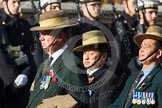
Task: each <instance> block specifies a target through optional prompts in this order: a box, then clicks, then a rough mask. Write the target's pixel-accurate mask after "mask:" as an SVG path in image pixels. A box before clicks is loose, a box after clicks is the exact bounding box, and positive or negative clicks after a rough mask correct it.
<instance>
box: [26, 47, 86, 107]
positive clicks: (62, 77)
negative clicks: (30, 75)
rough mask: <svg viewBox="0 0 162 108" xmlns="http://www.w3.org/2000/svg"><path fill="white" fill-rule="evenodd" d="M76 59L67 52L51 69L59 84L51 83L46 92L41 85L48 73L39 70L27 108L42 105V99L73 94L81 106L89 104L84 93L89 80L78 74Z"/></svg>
mask: <svg viewBox="0 0 162 108" xmlns="http://www.w3.org/2000/svg"><path fill="white" fill-rule="evenodd" d="M74 58H75V56H74V55H73V53H71V52H70V51H68V50H66V51H64V53H63V54H62V55H61V56H60V57H59V58H58V59H57V60H56V61H55V63H54V64H53V65H52V68H50V69H52V70H53V71H54V73H55V78H56V79H57V82H50V84H49V87H48V88H47V89H46V90H44V89H40V85H41V81H42V77H43V76H44V75H46V74H47V72H44V71H42V68H40V69H39V71H38V73H37V75H36V78H35V82H36V83H35V87H34V90H33V91H32V93H31V96H30V100H29V103H28V107H27V108H35V107H36V106H37V105H39V104H40V103H41V100H42V99H46V98H48V97H53V96H56V95H64V94H71V95H72V96H73V97H74V98H75V99H76V100H77V101H78V102H79V104H80V105H79V106H82V105H81V104H83V103H86V102H88V94H87V92H83V91H84V89H83V88H84V86H85V85H87V79H85V78H86V77H85V76H84V75H83V74H79V73H77V72H78V70H77V69H78V68H77V66H76V64H75V62H74ZM45 62H46V61H45ZM41 67H43V65H41ZM42 73H43V74H42Z"/></svg>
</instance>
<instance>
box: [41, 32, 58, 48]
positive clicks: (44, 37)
mask: <svg viewBox="0 0 162 108" xmlns="http://www.w3.org/2000/svg"><path fill="white" fill-rule="evenodd" d="M50 32H51V31H42V32H41V34H40V37H39V40H40V42H41V45H42V48H43V49H46V48H47V47H49V46H50V45H51V44H52V43H53V41H54V39H55V37H54V36H51V35H49V34H50Z"/></svg>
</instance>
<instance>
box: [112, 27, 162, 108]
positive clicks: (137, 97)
mask: <svg viewBox="0 0 162 108" xmlns="http://www.w3.org/2000/svg"><path fill="white" fill-rule="evenodd" d="M134 42H135V43H136V44H137V45H138V46H139V47H140V50H139V60H140V61H141V63H142V64H143V68H142V70H141V72H140V73H139V74H138V75H132V76H130V77H129V79H128V81H127V83H126V85H125V88H124V90H123V91H122V93H121V95H120V96H119V98H118V99H117V100H116V101H115V103H114V104H113V105H112V106H111V107H110V108H143V107H145V108H161V107H162V103H161V101H162V85H161V79H162V67H161V65H160V63H161V60H162V59H161V58H162V28H161V27H159V26H150V27H149V28H148V29H147V31H146V33H145V34H141V35H136V36H135V37H134Z"/></svg>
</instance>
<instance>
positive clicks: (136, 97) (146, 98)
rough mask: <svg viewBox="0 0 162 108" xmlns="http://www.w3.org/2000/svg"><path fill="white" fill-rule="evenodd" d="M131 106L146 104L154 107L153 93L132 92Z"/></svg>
mask: <svg viewBox="0 0 162 108" xmlns="http://www.w3.org/2000/svg"><path fill="white" fill-rule="evenodd" d="M132 103H133V104H138V105H140V104H143V105H145V104H147V105H154V104H155V93H153V92H136V91H133V99H132Z"/></svg>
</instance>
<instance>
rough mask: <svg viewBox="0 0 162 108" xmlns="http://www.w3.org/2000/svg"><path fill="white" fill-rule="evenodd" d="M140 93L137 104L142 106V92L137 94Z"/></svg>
mask: <svg viewBox="0 0 162 108" xmlns="http://www.w3.org/2000/svg"><path fill="white" fill-rule="evenodd" d="M137 93H138V99H137V104H138V105H140V104H141V102H142V101H141V97H142V92H137Z"/></svg>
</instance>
